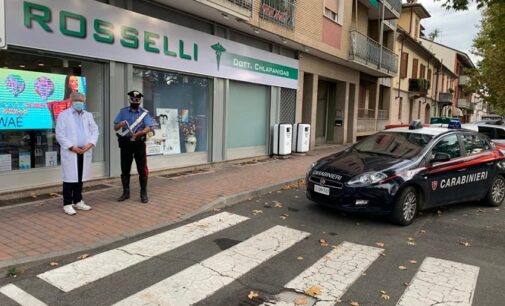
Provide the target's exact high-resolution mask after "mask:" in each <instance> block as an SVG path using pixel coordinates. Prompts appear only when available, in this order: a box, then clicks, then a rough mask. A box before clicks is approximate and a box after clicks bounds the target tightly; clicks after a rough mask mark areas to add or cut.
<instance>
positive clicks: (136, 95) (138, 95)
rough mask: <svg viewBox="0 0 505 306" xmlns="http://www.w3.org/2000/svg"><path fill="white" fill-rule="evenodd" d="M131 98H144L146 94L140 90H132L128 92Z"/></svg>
mask: <svg viewBox="0 0 505 306" xmlns="http://www.w3.org/2000/svg"><path fill="white" fill-rule="evenodd" d="M128 96H129V97H130V98H142V97H143V96H144V95H143V94H142V93H141V92H140V91H138V90H132V91H130V92H129V93H128Z"/></svg>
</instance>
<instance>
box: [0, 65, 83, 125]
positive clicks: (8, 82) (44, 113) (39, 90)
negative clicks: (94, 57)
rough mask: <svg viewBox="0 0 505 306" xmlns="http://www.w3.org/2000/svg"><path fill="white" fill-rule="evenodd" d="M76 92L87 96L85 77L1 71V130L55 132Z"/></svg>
mask: <svg viewBox="0 0 505 306" xmlns="http://www.w3.org/2000/svg"><path fill="white" fill-rule="evenodd" d="M76 91H78V92H81V93H83V94H84V95H86V79H85V78H84V77H80V76H73V75H68V76H67V75H64V74H54V73H44V72H34V71H24V70H13V69H0V130H33V129H52V128H54V127H55V125H56V119H57V118H58V115H59V114H60V113H61V112H62V111H64V110H65V109H67V108H69V107H71V101H70V94H71V93H72V92H76Z"/></svg>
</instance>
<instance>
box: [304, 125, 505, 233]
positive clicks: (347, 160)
mask: <svg viewBox="0 0 505 306" xmlns="http://www.w3.org/2000/svg"><path fill="white" fill-rule="evenodd" d="M457 127H459V126H457ZM497 146H501V145H499V144H494V143H493V142H492V141H491V140H490V139H489V138H488V137H487V136H485V135H482V134H479V133H477V132H474V131H470V130H463V129H451V128H444V127H423V126H422V124H421V123H420V122H419V121H417V122H413V123H412V124H411V125H410V126H408V127H399V128H393V129H390V130H385V131H382V132H379V133H376V134H374V135H372V136H370V137H367V138H366V139H364V140H362V141H360V142H358V143H356V144H354V145H353V146H351V147H349V148H347V149H346V150H344V151H341V152H338V153H335V154H333V155H330V156H327V157H325V158H322V159H320V160H319V161H317V162H315V163H314V164H313V165H312V166H311V169H310V170H309V171H308V173H307V178H306V183H307V197H308V198H309V199H310V200H312V201H315V202H317V203H321V204H325V205H328V206H333V207H336V208H338V209H340V210H344V211H350V212H366V213H373V214H386V215H389V216H390V218H391V219H392V221H393V222H394V223H397V224H399V225H408V224H411V223H412V222H413V220H414V218H415V216H416V214H417V212H418V211H419V210H422V209H427V208H432V207H437V206H441V205H447V204H452V203H458V202H464V201H479V200H484V201H485V202H486V203H487V204H488V205H491V206H500V205H501V203H502V201H503V199H504V197H505V178H504V175H505V155H504V152H505V150H503V148H505V147H497Z"/></svg>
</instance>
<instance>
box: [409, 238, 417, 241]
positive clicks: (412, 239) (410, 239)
mask: <svg viewBox="0 0 505 306" xmlns="http://www.w3.org/2000/svg"><path fill="white" fill-rule="evenodd" d="M408 240H409V241H415V240H416V239H415V238H412V237H409V238H408Z"/></svg>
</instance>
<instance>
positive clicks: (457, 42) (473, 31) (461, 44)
mask: <svg viewBox="0 0 505 306" xmlns="http://www.w3.org/2000/svg"><path fill="white" fill-rule="evenodd" d="M417 2H418V3H421V4H422V5H423V6H424V7H425V8H426V10H427V11H428V12H429V13H430V15H431V17H430V18H426V19H423V20H422V21H421V24H422V25H423V26H424V27H425V28H426V29H425V30H424V34H425V35H426V36H428V34H429V33H431V32H432V31H433V30H434V29H439V30H440V35H439V37H438V38H437V39H435V41H436V42H438V43H441V44H443V45H446V46H448V47H451V48H453V49H457V50H461V51H463V52H466V53H467V54H468V55H469V56H470V58H471V59H472V61H473V62H474V64H476V63H477V60H478V58H477V57H476V56H475V55H473V54H471V53H470V50H471V49H472V42H473V39H474V38H475V37H476V36H477V33H478V32H479V28H478V26H479V25H480V19H481V12H480V11H479V10H478V9H477V4H476V3H475V2H473V1H472V4H471V5H470V6H469V8H468V10H467V11H454V10H447V9H445V8H443V7H442V3H444V2H445V0H442V1H435V0H418V1H417Z"/></svg>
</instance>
